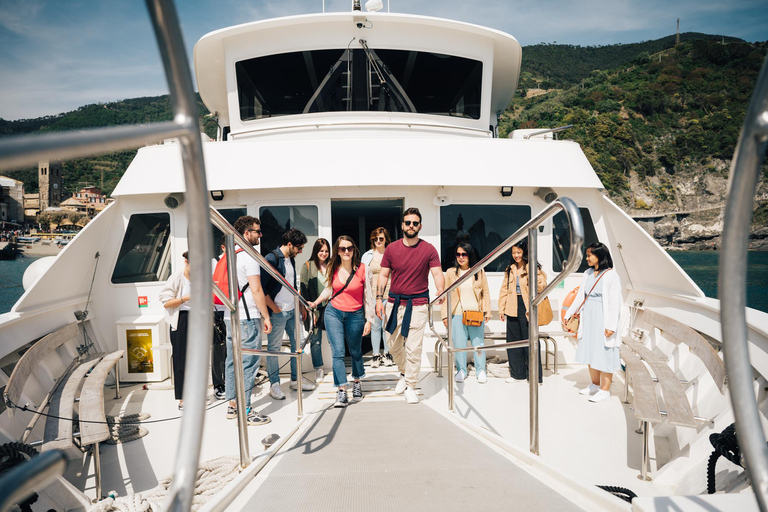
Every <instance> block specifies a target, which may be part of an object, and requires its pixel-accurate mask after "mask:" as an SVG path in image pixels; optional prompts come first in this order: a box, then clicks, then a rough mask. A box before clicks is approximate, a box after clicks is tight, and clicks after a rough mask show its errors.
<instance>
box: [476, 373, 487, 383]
mask: <svg viewBox="0 0 768 512" xmlns="http://www.w3.org/2000/svg"><path fill="white" fill-rule="evenodd" d="M477 382H479V383H480V384H485V383H486V382H488V376H487V375H486V374H485V371H483V370H480V371H479V372H477Z"/></svg>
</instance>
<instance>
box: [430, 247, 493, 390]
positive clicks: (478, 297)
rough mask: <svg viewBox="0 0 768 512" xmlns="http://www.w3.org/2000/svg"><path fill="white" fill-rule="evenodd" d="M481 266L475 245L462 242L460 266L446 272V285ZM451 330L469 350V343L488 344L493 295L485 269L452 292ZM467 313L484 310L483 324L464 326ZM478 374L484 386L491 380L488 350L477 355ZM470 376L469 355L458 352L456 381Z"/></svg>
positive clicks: (458, 250) (444, 307) (445, 305)
mask: <svg viewBox="0 0 768 512" xmlns="http://www.w3.org/2000/svg"><path fill="white" fill-rule="evenodd" d="M475 263H477V257H476V256H475V251H474V249H472V246H471V245H469V244H468V243H467V242H460V243H459V245H458V246H457V247H456V265H455V266H454V267H452V268H449V269H448V271H447V272H446V273H445V286H446V288H447V287H449V286H451V284H453V283H454V282H456V280H457V279H458V278H460V277H461V276H463V275H464V274H466V273H467V272H468V271H469V269H470V268H471V267H473V266H474V265H475ZM451 305H452V309H453V311H452V312H451V327H452V330H453V346H454V347H455V348H465V347H466V346H467V341H471V342H472V346H473V347H479V346H482V345H483V344H484V342H485V339H484V338H485V336H484V332H485V322H487V321H488V320H490V319H491V294H490V291H489V290H488V279H486V277H485V271H483V270H481V271H480V272H478V273H477V274H475V275H474V277H470V278H469V279H468V280H466V281H465V282H464V283H462V285H461V286H459V287H458V288H456V289H455V290H454V291H452V292H451ZM464 311H482V312H483V322H482V323H481V324H480V325H476V326H470V325H464V323H463V322H462V317H463V313H464ZM442 314H443V324H444V325H445V326H446V327H448V303H447V301H443V305H442ZM475 375H476V377H477V382H479V383H481V384H484V383H485V382H487V381H488V377H487V375H486V373H485V351H483V350H480V351H477V352H475ZM466 377H467V353H466V352H457V353H456V382H464V379H465V378H466Z"/></svg>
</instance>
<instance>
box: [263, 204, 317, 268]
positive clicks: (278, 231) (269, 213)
mask: <svg viewBox="0 0 768 512" xmlns="http://www.w3.org/2000/svg"><path fill="white" fill-rule="evenodd" d="M259 220H260V221H261V231H262V237H261V242H260V244H259V245H260V249H259V252H261V254H264V255H266V254H268V253H269V252H270V251H274V250H275V249H277V248H278V247H280V246H281V245H282V244H283V233H285V232H286V231H288V230H289V229H291V228H295V229H298V230H299V231H301V232H302V233H304V234H305V235H306V237H307V243H306V245H304V251H303V252H302V253H301V254H299V255H298V256H297V257H296V266H297V267H300V266H301V265H303V264H304V262H305V261H307V260H308V259H309V257H310V256H312V246H313V245H314V243H315V241H316V240H317V238H318V213H317V206H314V205H301V206H262V207H261V208H259Z"/></svg>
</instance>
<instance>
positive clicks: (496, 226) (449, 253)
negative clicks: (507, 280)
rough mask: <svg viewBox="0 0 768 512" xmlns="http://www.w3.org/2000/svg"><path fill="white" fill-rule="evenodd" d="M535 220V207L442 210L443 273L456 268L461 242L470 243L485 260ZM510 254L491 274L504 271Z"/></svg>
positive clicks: (490, 268)
mask: <svg viewBox="0 0 768 512" xmlns="http://www.w3.org/2000/svg"><path fill="white" fill-rule="evenodd" d="M529 220H531V207H530V206H523V205H485V204H453V205H450V206H443V207H441V208H440V248H441V251H442V253H441V257H440V260H441V262H442V266H443V270H444V271H445V270H447V269H448V267H451V266H453V265H454V263H455V261H456V258H455V256H454V252H455V250H456V245H457V244H458V243H459V242H469V243H470V245H472V248H473V249H475V251H476V252H477V257H478V259H479V258H483V257H485V256H486V255H487V254H488V253H489V252H491V251H492V250H493V249H495V248H496V246H498V245H499V244H500V243H501V242H503V241H504V240H506V239H507V238H508V237H509V236H510V235H512V234H513V233H514V232H515V231H517V230H518V229H520V227H522V226H523V225H524V224H525V223H526V222H528V221H529ZM508 264H509V255H502V256H500V257H498V258H496V260H495V261H493V262H491V263H490V264H489V265H488V266H487V267H486V268H485V270H486V271H487V272H503V271H504V269H505V268H506V267H507V265H508Z"/></svg>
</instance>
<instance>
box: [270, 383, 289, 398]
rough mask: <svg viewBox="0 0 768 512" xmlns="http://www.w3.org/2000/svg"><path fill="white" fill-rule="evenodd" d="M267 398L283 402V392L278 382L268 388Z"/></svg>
mask: <svg viewBox="0 0 768 512" xmlns="http://www.w3.org/2000/svg"><path fill="white" fill-rule="evenodd" d="M269 396H271V397H272V398H274V399H275V400H285V394H284V393H283V390H282V389H281V388H280V383H279V382H275V383H273V384H272V385H271V386H270V387H269Z"/></svg>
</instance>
